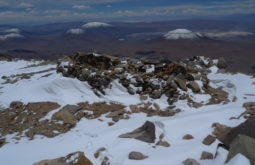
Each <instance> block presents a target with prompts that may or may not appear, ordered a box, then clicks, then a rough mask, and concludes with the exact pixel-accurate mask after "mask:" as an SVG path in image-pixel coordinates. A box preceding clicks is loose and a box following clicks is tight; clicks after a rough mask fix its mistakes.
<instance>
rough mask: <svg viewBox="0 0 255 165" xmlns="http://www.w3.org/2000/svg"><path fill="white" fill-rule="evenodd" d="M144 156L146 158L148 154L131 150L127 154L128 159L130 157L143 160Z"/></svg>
mask: <svg viewBox="0 0 255 165" xmlns="http://www.w3.org/2000/svg"><path fill="white" fill-rule="evenodd" d="M146 158H148V156H146V155H144V154H142V153H141V152H135V151H132V152H130V153H129V155H128V159H132V160H143V159H146Z"/></svg>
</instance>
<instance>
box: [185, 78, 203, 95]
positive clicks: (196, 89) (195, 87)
mask: <svg viewBox="0 0 255 165" xmlns="http://www.w3.org/2000/svg"><path fill="white" fill-rule="evenodd" d="M187 87H188V88H190V89H191V90H192V91H193V92H194V93H198V92H200V88H199V86H198V84H197V83H196V82H195V81H190V82H189V84H188V85H187Z"/></svg>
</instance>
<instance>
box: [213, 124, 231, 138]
mask: <svg viewBox="0 0 255 165" xmlns="http://www.w3.org/2000/svg"><path fill="white" fill-rule="evenodd" d="M212 127H213V128H214V130H213V134H214V135H215V136H216V138H217V139H218V140H220V141H221V142H222V141H223V140H224V139H225V137H226V135H227V134H228V132H230V130H231V128H230V127H227V126H225V125H222V124H219V123H213V125H212Z"/></svg>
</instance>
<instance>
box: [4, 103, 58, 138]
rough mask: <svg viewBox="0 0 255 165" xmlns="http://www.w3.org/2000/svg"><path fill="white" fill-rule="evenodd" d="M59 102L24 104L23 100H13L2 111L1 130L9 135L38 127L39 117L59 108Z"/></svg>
mask: <svg viewBox="0 0 255 165" xmlns="http://www.w3.org/2000/svg"><path fill="white" fill-rule="evenodd" d="M59 107H60V106H59V105H58V104H57V103H53V102H37V103H28V104H27V105H23V103H21V102H12V103H11V104H10V108H7V109H4V110H1V111H0V132H1V134H2V135H3V136H4V135H7V134H12V133H20V134H21V133H22V132H23V131H25V130H27V129H32V128H36V127H38V126H39V125H40V124H39V123H40V122H39V119H41V118H43V117H44V116H45V115H46V114H47V113H48V112H50V111H52V110H54V109H57V108H59Z"/></svg>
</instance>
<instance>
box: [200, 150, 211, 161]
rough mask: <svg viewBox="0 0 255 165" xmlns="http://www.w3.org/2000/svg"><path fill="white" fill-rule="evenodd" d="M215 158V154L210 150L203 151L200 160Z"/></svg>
mask: <svg viewBox="0 0 255 165" xmlns="http://www.w3.org/2000/svg"><path fill="white" fill-rule="evenodd" d="M206 159H213V154H212V153H210V152H206V151H204V152H202V155H201V158H200V160H206Z"/></svg>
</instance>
